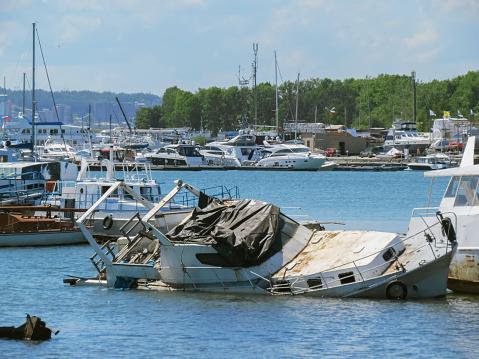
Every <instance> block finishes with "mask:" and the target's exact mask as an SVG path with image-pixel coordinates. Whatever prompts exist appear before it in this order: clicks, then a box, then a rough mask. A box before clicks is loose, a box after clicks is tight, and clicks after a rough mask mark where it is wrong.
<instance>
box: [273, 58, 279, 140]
mask: <svg viewBox="0 0 479 359" xmlns="http://www.w3.org/2000/svg"><path fill="white" fill-rule="evenodd" d="M274 83H275V101H276V107H275V118H276V135H277V136H279V113H278V110H279V109H278V60H277V59H276V50H275V51H274Z"/></svg>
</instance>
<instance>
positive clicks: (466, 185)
mask: <svg viewBox="0 0 479 359" xmlns="http://www.w3.org/2000/svg"><path fill="white" fill-rule="evenodd" d="M478 178H479V176H463V177H461V181H460V182H459V187H458V189H457V193H456V199H455V201H454V206H455V207H461V206H476V205H479V199H478V198H477V192H478V189H477V182H478Z"/></svg>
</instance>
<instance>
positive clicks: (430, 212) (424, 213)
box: [411, 207, 458, 246]
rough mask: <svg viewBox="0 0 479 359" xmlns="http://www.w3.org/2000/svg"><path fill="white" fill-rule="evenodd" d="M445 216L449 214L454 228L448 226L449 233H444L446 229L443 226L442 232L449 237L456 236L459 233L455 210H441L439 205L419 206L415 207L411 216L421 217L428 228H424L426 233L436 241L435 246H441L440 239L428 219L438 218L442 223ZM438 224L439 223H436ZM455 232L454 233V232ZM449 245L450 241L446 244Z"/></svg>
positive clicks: (448, 216)
mask: <svg viewBox="0 0 479 359" xmlns="http://www.w3.org/2000/svg"><path fill="white" fill-rule="evenodd" d="M444 216H447V218H449V220H451V221H452V222H451V223H452V225H453V226H452V228H448V229H447V230H448V233H444V231H445V229H444V228H442V232H443V233H444V234H445V235H446V237H447V238H450V236H451V235H454V236H456V233H457V230H458V228H457V215H456V214H455V213H454V212H441V211H439V208H438V207H419V208H414V209H413V210H412V213H411V218H419V219H420V220H421V222H422V224H423V225H424V227H425V228H426V229H425V230H424V232H425V233H427V236H428V237H429V238H431V242H432V241H434V245H435V246H439V244H438V240H437V238H436V235H435V234H434V231H432V229H431V228H432V227H433V226H431V225H430V224H429V223H428V220H429V221H430V220H431V219H433V220H434V219H437V220H438V223H440V224H441V222H442V221H443V220H444V218H443V217H444ZM436 224H437V223H436ZM453 232H454V233H453ZM448 245H449V241H447V242H446V246H448Z"/></svg>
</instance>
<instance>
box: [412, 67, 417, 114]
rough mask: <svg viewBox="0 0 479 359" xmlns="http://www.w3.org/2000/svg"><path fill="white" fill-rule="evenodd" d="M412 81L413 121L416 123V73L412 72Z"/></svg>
mask: <svg viewBox="0 0 479 359" xmlns="http://www.w3.org/2000/svg"><path fill="white" fill-rule="evenodd" d="M411 81H412V119H413V122H414V123H416V71H412V72H411Z"/></svg>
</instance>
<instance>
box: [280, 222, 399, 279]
mask: <svg viewBox="0 0 479 359" xmlns="http://www.w3.org/2000/svg"><path fill="white" fill-rule="evenodd" d="M396 242H398V235H397V234H395V233H388V232H373V231H367V232H366V231H319V232H316V233H315V234H314V235H313V237H312V238H311V240H310V241H309V243H308V245H307V246H306V248H305V249H304V250H303V251H301V253H300V254H299V255H298V256H296V257H295V258H294V259H293V260H292V261H291V262H289V263H288V264H287V265H286V266H285V267H283V268H282V269H281V270H280V271H279V272H277V273H276V274H275V275H274V277H275V278H281V277H284V276H298V275H302V276H307V275H313V274H316V273H319V272H325V271H329V270H331V269H332V268H335V269H337V270H339V269H341V267H343V266H344V267H348V268H349V267H351V265H352V264H351V263H352V262H353V261H354V262H355V264H356V265H357V266H366V265H368V264H369V263H371V262H372V261H373V260H374V258H375V257H376V256H375V255H374V254H377V253H378V252H380V251H381V250H383V249H384V248H387V247H388V246H392V245H393V244H395V243H396Z"/></svg>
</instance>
